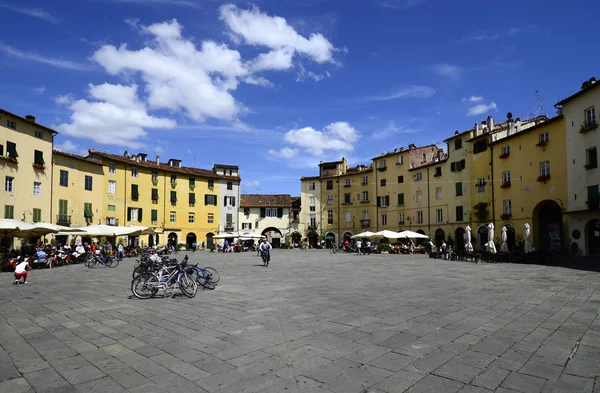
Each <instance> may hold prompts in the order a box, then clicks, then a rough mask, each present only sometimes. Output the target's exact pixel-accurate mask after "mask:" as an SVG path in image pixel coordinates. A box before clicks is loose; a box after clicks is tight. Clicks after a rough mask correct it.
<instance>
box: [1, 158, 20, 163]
mask: <svg viewBox="0 0 600 393" xmlns="http://www.w3.org/2000/svg"><path fill="white" fill-rule="evenodd" d="M2 158H4V159H5V160H6V161H8V162H14V163H15V164H17V163H18V162H19V160H18V159H17V157H11V156H5V157H2Z"/></svg>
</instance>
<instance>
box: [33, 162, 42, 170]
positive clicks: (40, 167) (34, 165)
mask: <svg viewBox="0 0 600 393" xmlns="http://www.w3.org/2000/svg"><path fill="white" fill-rule="evenodd" d="M33 167H34V168H35V169H44V168H45V167H44V164H35V163H34V164H33Z"/></svg>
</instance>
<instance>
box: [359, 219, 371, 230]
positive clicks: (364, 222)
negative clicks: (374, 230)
mask: <svg viewBox="0 0 600 393" xmlns="http://www.w3.org/2000/svg"><path fill="white" fill-rule="evenodd" d="M370 223H371V220H369V219H368V218H366V219H365V218H363V219H362V220H360V225H361V226H362V227H363V228H368V227H369V224H370Z"/></svg>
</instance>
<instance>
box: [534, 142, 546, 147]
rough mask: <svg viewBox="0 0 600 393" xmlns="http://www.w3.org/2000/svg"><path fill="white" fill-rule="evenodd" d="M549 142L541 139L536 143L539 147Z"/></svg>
mask: <svg viewBox="0 0 600 393" xmlns="http://www.w3.org/2000/svg"><path fill="white" fill-rule="evenodd" d="M547 144H548V142H546V141H539V142H538V143H536V144H535V145H536V146H537V147H544V146H546V145H547Z"/></svg>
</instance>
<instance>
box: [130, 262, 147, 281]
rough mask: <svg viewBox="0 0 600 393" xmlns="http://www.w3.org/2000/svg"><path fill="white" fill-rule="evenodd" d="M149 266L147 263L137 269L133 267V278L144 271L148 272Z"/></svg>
mask: <svg viewBox="0 0 600 393" xmlns="http://www.w3.org/2000/svg"><path fill="white" fill-rule="evenodd" d="M147 270H148V269H147V268H146V266H145V265H140V266H138V267H136V268H135V269H133V274H132V275H131V278H135V276H139V275H140V274H142V273H146V272H147Z"/></svg>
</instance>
